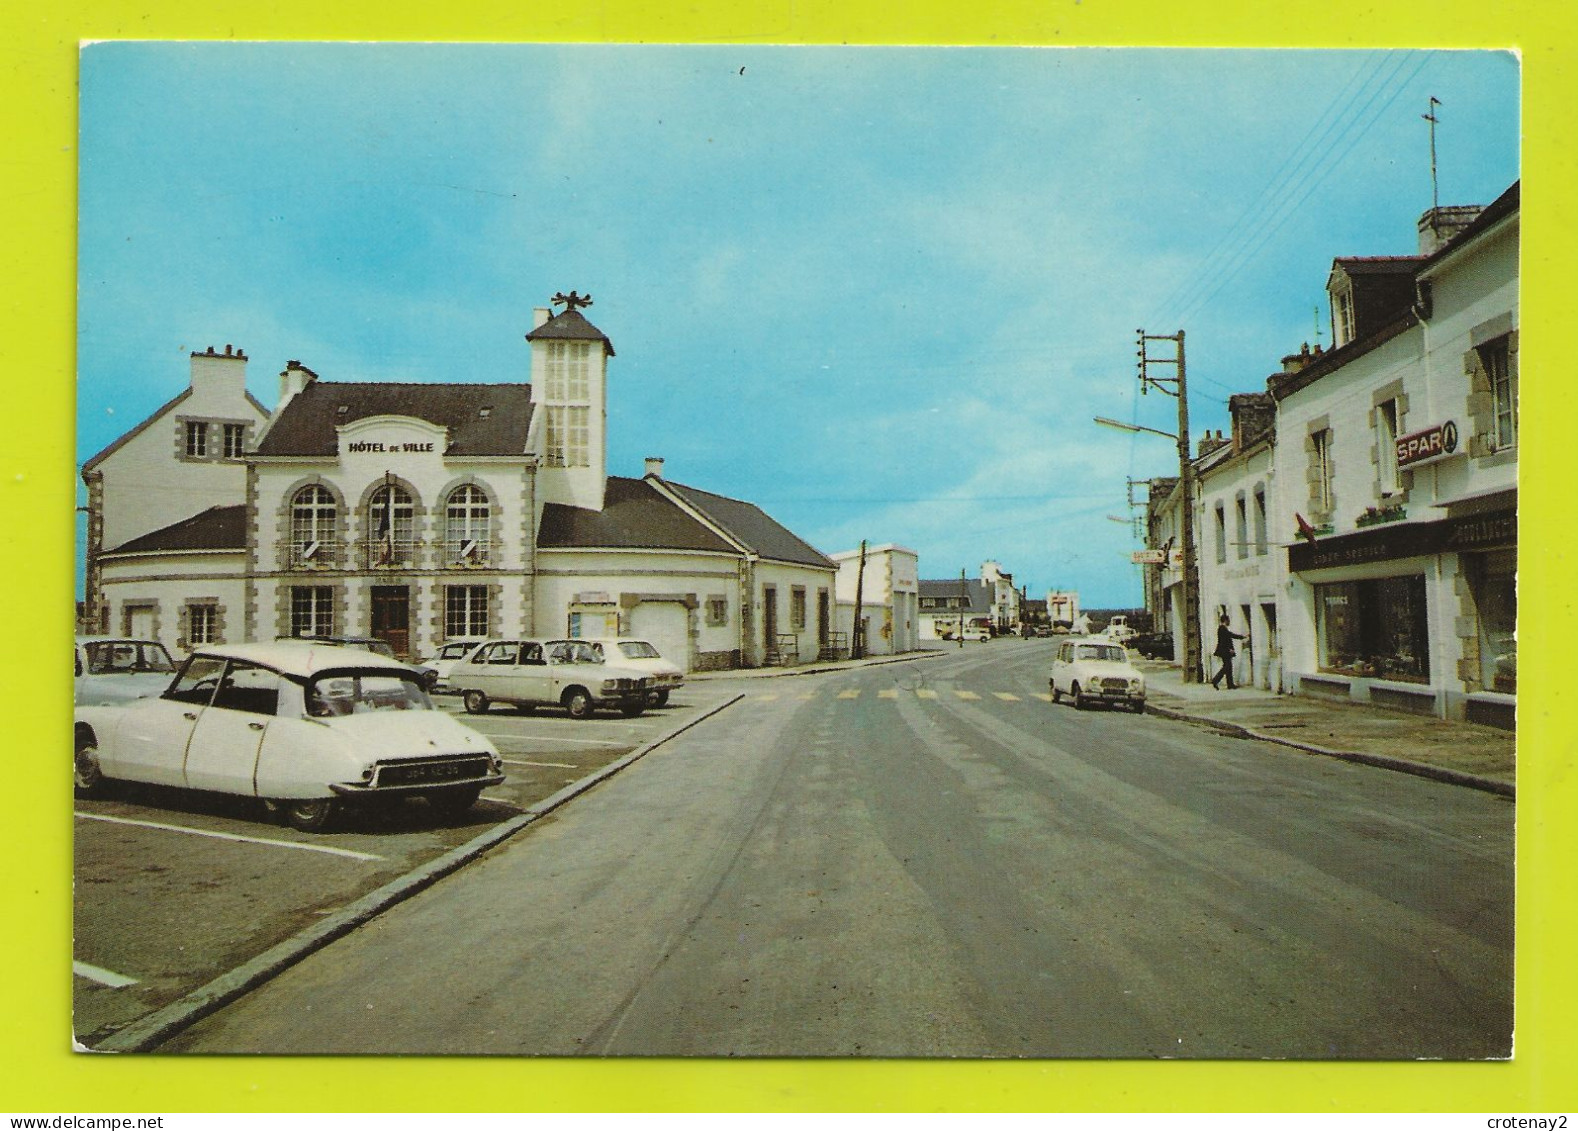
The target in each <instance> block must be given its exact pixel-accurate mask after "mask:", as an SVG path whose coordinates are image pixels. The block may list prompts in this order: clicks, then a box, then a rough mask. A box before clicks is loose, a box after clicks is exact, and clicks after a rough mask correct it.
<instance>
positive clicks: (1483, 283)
mask: <svg viewBox="0 0 1578 1131" xmlns="http://www.w3.org/2000/svg"><path fill="white" fill-rule="evenodd" d="M1509 197H1510V204H1509ZM1417 280H1418V283H1419V297H1418V301H1416V303H1415V305H1414V307H1413V313H1412V317H1411V319H1410V320H1409V321H1408V324H1407V325H1406V326H1401V327H1400V328H1399V329H1398V330H1397V331H1396V332H1395V333H1394V334H1393V335H1392V336H1390V337H1389V338H1387V339H1386V340H1384V341H1380V342H1378V343H1376V344H1374V345H1372V346H1370V347H1369V348H1360V349H1358V350H1357V351H1354V350H1353V348H1352V347H1349V352H1352V353H1355V356H1352V357H1351V359H1349V358H1346V357H1344V356H1343V354H1342V352H1341V351H1334V353H1333V354H1330V355H1327V364H1326V366H1325V367H1323V368H1322V370H1321V371H1319V372H1317V373H1316V375H1315V377H1314V379H1307V380H1306V379H1301V378H1302V377H1303V375H1299V376H1296V377H1294V378H1293V379H1292V381H1291V382H1290V383H1289V384H1288V386H1287V387H1286V388H1285V389H1284V390H1283V391H1282V392H1281V393H1279V404H1278V434H1279V439H1278V445H1277V457H1276V482H1277V483H1278V485H1279V486H1278V494H1279V502H1280V505H1281V506H1282V507H1283V508H1284V511H1285V513H1287V514H1290V515H1295V514H1296V515H1299V516H1302V517H1303V518H1304V519H1305V520H1306V521H1307V522H1308V523H1310V524H1311V525H1312V526H1313V528H1314V533H1313V535H1312V540H1311V541H1310V542H1309V543H1308V544H1305V543H1302V542H1298V541H1295V542H1294V544H1293V545H1291V546H1290V548H1289V550H1288V554H1287V568H1288V576H1287V581H1286V585H1285V596H1284V612H1283V615H1282V619H1283V624H1284V629H1283V641H1284V653H1285V659H1286V667H1287V669H1288V670H1289V671H1290V672H1291V673H1292V675H1293V677H1294V678H1295V679H1297V681H1298V685H1299V688H1300V690H1302V691H1307V692H1313V693H1320V694H1331V695H1340V696H1344V697H1349V698H1354V699H1358V700H1361V701H1371V702H1377V703H1382V704H1386V705H1390V706H1397V707H1403V708H1406V709H1410V710H1417V711H1428V712H1431V713H1437V714H1443V715H1447V716H1449V717H1463V716H1465V715H1466V716H1467V717H1469V718H1473V719H1478V720H1480V721H1486V722H1494V723H1497V724H1498V725H1510V724H1511V720H1512V716H1513V710H1514V705H1515V693H1516V670H1517V669H1516V647H1515V644H1514V633H1513V625H1514V621H1515V603H1516V597H1515V575H1516V500H1517V496H1516V489H1517V380H1518V377H1517V353H1518V351H1517V325H1518V210H1517V200H1516V191H1515V190H1514V191H1513V192H1511V193H1509V196H1508V197H1503V199H1502V201H1499V202H1498V203H1497V205H1493V206H1492V207H1491V208H1490V209H1487V210H1486V214H1485V216H1484V217H1482V222H1481V223H1479V224H1477V225H1476V226H1475V227H1474V228H1471V229H1469V230H1468V231H1467V232H1465V233H1464V235H1463V236H1462V237H1461V238H1460V239H1459V240H1457V241H1456V242H1455V243H1454V244H1453V245H1451V246H1450V247H1449V248H1448V249H1447V250H1446V251H1445V252H1444V253H1440V254H1437V255H1435V256H1433V257H1431V258H1430V259H1429V260H1427V261H1425V263H1424V264H1423V266H1422V268H1421V269H1420V271H1419V273H1418V275H1417ZM1356 345H1357V346H1360V347H1363V346H1364V345H1365V343H1363V342H1359V343H1356ZM1311 368H1312V369H1313V368H1315V367H1314V366H1312V367H1311ZM1399 440H1401V441H1402V443H1401V445H1399V443H1398V441H1399ZM1432 445H1433V447H1432ZM1410 448H1412V449H1413V450H1414V451H1416V452H1418V451H1423V452H1425V453H1426V455H1427V458H1425V459H1424V460H1421V461H1419V462H1417V463H1413V464H1412V465H1410V464H1409V463H1408V461H1407V458H1406V457H1397V456H1394V455H1393V454H1392V453H1393V451H1398V452H1404V451H1407V450H1409V449H1410Z"/></svg>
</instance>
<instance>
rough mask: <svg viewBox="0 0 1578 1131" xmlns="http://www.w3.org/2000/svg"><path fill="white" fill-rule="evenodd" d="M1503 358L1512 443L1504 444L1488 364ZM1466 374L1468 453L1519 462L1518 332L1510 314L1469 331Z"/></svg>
mask: <svg viewBox="0 0 1578 1131" xmlns="http://www.w3.org/2000/svg"><path fill="white" fill-rule="evenodd" d="M1494 355H1502V356H1504V358H1505V362H1506V384H1507V394H1508V399H1509V401H1510V404H1509V406H1508V407H1509V410H1510V416H1511V432H1512V440H1511V442H1510V443H1507V444H1503V443H1501V439H1500V436H1499V434H1498V433H1499V417H1500V415H1501V414H1500V411H1499V409H1500V405H1499V398H1498V397H1497V390H1496V388H1495V385H1496V382H1495V381H1494V379H1493V374H1492V372H1491V370H1490V366H1489V365H1487V361H1488V359H1489V357H1490V356H1494ZM1463 373H1464V375H1465V376H1466V377H1467V378H1468V381H1469V391H1468V404H1467V410H1468V417H1469V420H1470V421H1471V427H1472V435H1471V436H1470V437H1469V449H1468V454H1469V456H1470V457H1471V458H1473V459H1478V460H1484V461H1490V462H1492V463H1493V464H1499V463H1512V462H1514V461H1516V459H1517V451H1518V433H1519V432H1520V431H1521V429H1520V428H1519V426H1518V416H1519V413H1518V384H1519V382H1518V329H1517V326H1516V324H1515V323H1514V321H1513V315H1512V313H1511V312H1510V311H1509V312H1507V313H1505V314H1499V315H1497V316H1496V317H1494V318H1490V319H1487V320H1486V321H1484V322H1481V323H1480V324H1479V325H1477V326H1475V327H1474V328H1473V329H1472V330H1470V331H1469V349H1468V350H1467V351H1466V352H1465V353H1464V354H1463Z"/></svg>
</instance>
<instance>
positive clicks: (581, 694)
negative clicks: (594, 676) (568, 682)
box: [564, 687, 592, 719]
mask: <svg viewBox="0 0 1578 1131" xmlns="http://www.w3.org/2000/svg"><path fill="white" fill-rule="evenodd" d="M564 709H565V710H566V711H569V712H570V717H571V718H572V719H589V718H591V717H592V697H591V696H590V695H589V694H587V691H586V689H585V688H584V687H572V688H570V690H568V691H566V692H565V693H564Z"/></svg>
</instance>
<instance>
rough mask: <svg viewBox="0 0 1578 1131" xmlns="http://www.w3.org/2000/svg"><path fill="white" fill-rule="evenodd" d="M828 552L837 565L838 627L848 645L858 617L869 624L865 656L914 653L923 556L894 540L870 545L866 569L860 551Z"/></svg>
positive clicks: (918, 620)
mask: <svg viewBox="0 0 1578 1131" xmlns="http://www.w3.org/2000/svg"><path fill="white" fill-rule="evenodd" d="M830 556H831V558H832V559H833V561H835V562H836V563H838V581H837V594H838V631H840V632H842V633H844V634H845V636H844V638H845V639H846V640H848V641H850V642H851V644H850V646H851V647H852V646H853V641H854V639H855V635H854V630H855V621H856V617H857V616H858V617H859V618H860V619H861V620H863V621H864V622H865V642H866V648H865V653H866V655H868V656H889V655H894V654H896V653H899V652H912V651H914V650H915V648H916V647H917V646H918V642H919V640H920V612H919V601H920V596H919V594H920V559H919V557H918V556H917V555H916V553H915V551H913V550H909V549H905V548H904V547H903V546H897V545H893V544H891V543H888V544H885V545H881V546H873V547H869V548H868V549H867V550H866V553H865V568H864V570H863V571H862V569H861V552H860V551H859V550H846V551H845V552H843V553H841V554H832V555H830ZM857 586H858V588H859V591H860V594H859V595H860V602H861V608H860V611H859V612H858V613H857V611H856V608H855V599H856V589H857Z"/></svg>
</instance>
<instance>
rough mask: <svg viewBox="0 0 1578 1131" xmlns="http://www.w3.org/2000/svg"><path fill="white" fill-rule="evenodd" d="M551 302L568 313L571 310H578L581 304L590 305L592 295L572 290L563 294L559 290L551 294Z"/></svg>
mask: <svg viewBox="0 0 1578 1131" xmlns="http://www.w3.org/2000/svg"><path fill="white" fill-rule="evenodd" d="M553 304H554V305H555V306H562V307H564V309H565V312H566V313H568V312H570V311H572V310H579V309H580V308H581V307H583V306H591V305H592V296H591V295H579V294H576V293H575V292H574V291H571V292H570V293H569V294H565V293H564V292H563V291H560V292H559V293H558V294H556V295H554V296H553Z"/></svg>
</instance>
